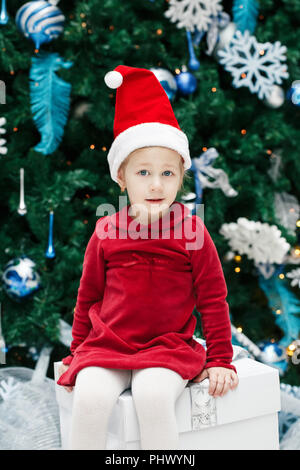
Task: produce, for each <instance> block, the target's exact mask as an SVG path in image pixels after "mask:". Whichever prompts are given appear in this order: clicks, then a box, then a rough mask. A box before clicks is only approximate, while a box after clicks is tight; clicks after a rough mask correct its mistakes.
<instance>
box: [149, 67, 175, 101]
mask: <svg viewBox="0 0 300 470" xmlns="http://www.w3.org/2000/svg"><path fill="white" fill-rule="evenodd" d="M150 70H151V72H153V73H154V75H155V76H156V78H157V80H158V81H159V82H160V84H161V86H162V87H163V89H164V90H165V92H166V94H167V96H168V98H169V100H170V101H172V100H173V99H174V98H175V96H176V93H177V82H176V80H175V77H174V75H172V73H171V72H170V71H169V70H166V69H163V68H159V67H152V68H151V69H150Z"/></svg>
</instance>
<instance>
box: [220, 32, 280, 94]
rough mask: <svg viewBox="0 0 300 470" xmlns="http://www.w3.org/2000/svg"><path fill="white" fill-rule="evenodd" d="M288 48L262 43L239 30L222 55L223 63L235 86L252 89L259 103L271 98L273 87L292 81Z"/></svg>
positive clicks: (277, 44)
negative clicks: (288, 70) (284, 79)
mask: <svg viewBox="0 0 300 470" xmlns="http://www.w3.org/2000/svg"><path fill="white" fill-rule="evenodd" d="M286 50H287V48H286V46H282V45H281V43H280V42H279V41H276V42H275V43H274V44H272V43H270V42H265V43H259V42H257V40H256V37H255V36H250V32H249V31H248V30H246V31H245V32H244V33H242V32H241V31H239V30H237V31H236V32H235V34H234V36H233V38H232V40H231V42H230V44H229V45H227V46H226V47H225V48H224V49H223V50H220V51H219V52H218V55H219V57H220V63H221V64H222V65H224V67H225V70H226V71H227V72H230V73H231V74H232V76H233V82H232V84H233V86H235V87H236V88H240V87H242V86H245V87H248V88H249V89H250V91H251V93H257V95H258V98H259V99H264V98H268V97H269V95H270V94H271V90H272V86H273V85H274V84H275V83H277V84H281V83H282V79H283V78H288V77H289V74H288V72H287V65H286V64H285V63H281V61H282V62H284V61H285V60H286V56H285V52H286Z"/></svg>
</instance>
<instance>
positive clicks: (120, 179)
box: [117, 169, 126, 192]
mask: <svg viewBox="0 0 300 470" xmlns="http://www.w3.org/2000/svg"><path fill="white" fill-rule="evenodd" d="M117 180H118V185H119V186H120V188H121V191H122V192H124V191H125V187H126V185H125V181H124V175H123V170H122V169H119V170H118V176H117Z"/></svg>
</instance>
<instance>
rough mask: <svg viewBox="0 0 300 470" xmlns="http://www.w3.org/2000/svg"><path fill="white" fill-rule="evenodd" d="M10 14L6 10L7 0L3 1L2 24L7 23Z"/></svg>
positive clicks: (0, 15) (0, 13)
mask: <svg viewBox="0 0 300 470" xmlns="http://www.w3.org/2000/svg"><path fill="white" fill-rule="evenodd" d="M8 20H9V16H8V13H7V10H6V0H2V2H1V11H0V24H7V23H8Z"/></svg>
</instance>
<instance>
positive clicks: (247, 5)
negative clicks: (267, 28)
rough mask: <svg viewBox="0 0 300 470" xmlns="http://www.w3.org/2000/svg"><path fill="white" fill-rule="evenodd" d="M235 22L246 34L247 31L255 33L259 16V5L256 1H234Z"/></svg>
mask: <svg viewBox="0 0 300 470" xmlns="http://www.w3.org/2000/svg"><path fill="white" fill-rule="evenodd" d="M232 16H233V22H234V23H235V24H236V26H237V29H238V30H239V31H241V32H242V33H244V32H245V31H246V29H247V30H248V31H250V33H253V32H254V31H255V28H256V19H257V16H258V3H257V1H256V0H234V1H233V6H232Z"/></svg>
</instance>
